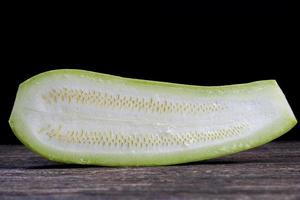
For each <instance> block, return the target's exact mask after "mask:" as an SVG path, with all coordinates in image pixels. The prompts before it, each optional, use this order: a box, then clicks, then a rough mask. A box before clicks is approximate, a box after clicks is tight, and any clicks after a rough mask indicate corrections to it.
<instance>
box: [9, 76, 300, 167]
mask: <svg viewBox="0 0 300 200" xmlns="http://www.w3.org/2000/svg"><path fill="white" fill-rule="evenodd" d="M9 123H10V126H11V128H12V129H13V131H14V133H15V135H16V136H17V137H18V138H19V139H20V141H21V142H22V143H24V144H25V145H26V146H27V147H29V148H30V149H32V150H33V151H34V152H36V153H38V154H40V155H42V156H43V157H45V158H48V159H50V160H54V161H59V162H65V163H79V164H93V165H108V166H143V165H168V164H177V163H185V162H193V161H199V160H205V159H210V158H216V157H220V156H223V155H228V154H232V153H236V152H239V151H243V150H247V149H250V148H253V147H256V146H259V145H262V144H265V143H267V142H269V141H271V140H273V139H275V138H277V137H279V136H281V135H282V134H284V133H286V132H287V131H288V130H289V129H291V128H292V127H293V126H294V125H295V124H296V123H297V120H296V119H295V116H294V114H293V112H292V110H291V108H290V106H289V104H288V102H287V101H286V99H285V96H284V94H283V93H282V91H281V90H280V88H279V87H278V85H277V83H276V81H274V80H266V81H257V82H252V83H247V84H239V85H229V86H209V87H208V86H205V87H204V86H190V85H182V84H173V83H163V82H154V81H144V80H136V79H128V78H121V77H117V76H112V75H106V74H100V73H95V72H88V71H83V70H54V71H48V72H45V73H42V74H39V75H37V76H34V77H32V78H31V79H28V80H27V81H25V82H24V83H22V84H21V85H20V87H19V90H18V93H17V97H16V101H15V104H14V108H13V111H12V114H11V117H10V120H9Z"/></svg>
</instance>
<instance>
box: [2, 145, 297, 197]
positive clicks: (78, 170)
mask: <svg viewBox="0 0 300 200" xmlns="http://www.w3.org/2000/svg"><path fill="white" fill-rule="evenodd" d="M0 161H1V162H0V199H30V200H32V199H72V200H73V199H80V200H82V199H122V200H126V199H130V200H131V199H230V200H232V199H272V200H276V199H280V200H282V199H295V200H296V199H300V142H273V143H270V144H267V145H264V146H262V147H259V148H257V149H254V150H250V151H246V152H242V153H239V154H235V155H232V156H227V157H224V158H219V159H214V160H210V161H205V162H197V163H191V164H184V165H176V166H164V167H125V168H122V167H120V168H112V167H97V166H80V165H64V164H59V163H54V162H51V161H47V160H45V159H43V158H41V157H39V156H38V155H36V154H34V153H32V152H30V151H29V150H27V149H25V148H24V147H23V146H21V145H15V146H8V145H2V146H0Z"/></svg>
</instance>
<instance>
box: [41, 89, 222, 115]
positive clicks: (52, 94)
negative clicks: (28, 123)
mask: <svg viewBox="0 0 300 200" xmlns="http://www.w3.org/2000/svg"><path fill="white" fill-rule="evenodd" d="M42 99H43V100H44V102H45V103H46V104H59V103H61V102H66V103H67V104H80V105H93V106H95V107H106V108H107V107H109V108H115V109H129V110H137V111H144V112H156V113H181V114H182V113H189V114H197V113H209V112H217V111H221V110H224V109H225V108H226V106H225V105H224V104H220V103H218V102H212V103H185V102H183V103H182V102H180V103H179V102H172V101H168V100H159V99H157V98H155V97H149V98H145V97H134V96H125V95H120V94H109V93H107V92H99V91H95V90H88V91H84V90H83V89H68V88H62V89H52V90H50V91H49V92H47V93H46V94H43V95H42Z"/></svg>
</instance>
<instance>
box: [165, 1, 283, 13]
mask: <svg viewBox="0 0 300 200" xmlns="http://www.w3.org/2000/svg"><path fill="white" fill-rule="evenodd" d="M160 12H161V14H162V15H166V16H167V15H171V16H187V15H188V16H286V15H288V1H283V0H273V1H268V0H243V1H239V0H227V1H221V0H220V1H219V0H210V1H196V0H185V1H183V0H161V1H160Z"/></svg>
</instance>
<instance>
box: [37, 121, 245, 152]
mask: <svg viewBox="0 0 300 200" xmlns="http://www.w3.org/2000/svg"><path fill="white" fill-rule="evenodd" d="M46 127H47V128H41V130H43V131H44V133H45V134H46V135H47V137H48V139H49V140H55V141H56V142H60V143H65V144H74V145H76V144H85V145H93V146H99V147H101V148H109V149H112V150H114V149H116V148H117V149H121V150H122V149H123V150H124V149H127V150H128V149H129V150H132V149H133V150H136V149H144V150H145V149H146V150H153V151H155V149H157V148H164V147H182V146H188V145H193V144H201V143H208V142H214V141H219V140H224V139H226V138H235V137H236V136H238V135H241V134H242V133H243V132H245V130H246V129H247V128H249V127H248V124H247V123H240V124H238V125H234V126H232V127H227V128H219V129H215V130H202V131H198V130H195V131H189V132H181V133H172V134H169V133H167V132H166V133H165V134H150V133H135V134H133V133H130V134H129V133H126V132H122V131H113V130H107V131H105V130H101V131H97V130H93V131H86V130H83V129H81V130H66V129H64V128H63V127H62V126H61V125H59V126H57V127H55V128H54V127H52V126H51V125H50V126H49V125H47V126H46Z"/></svg>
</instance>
